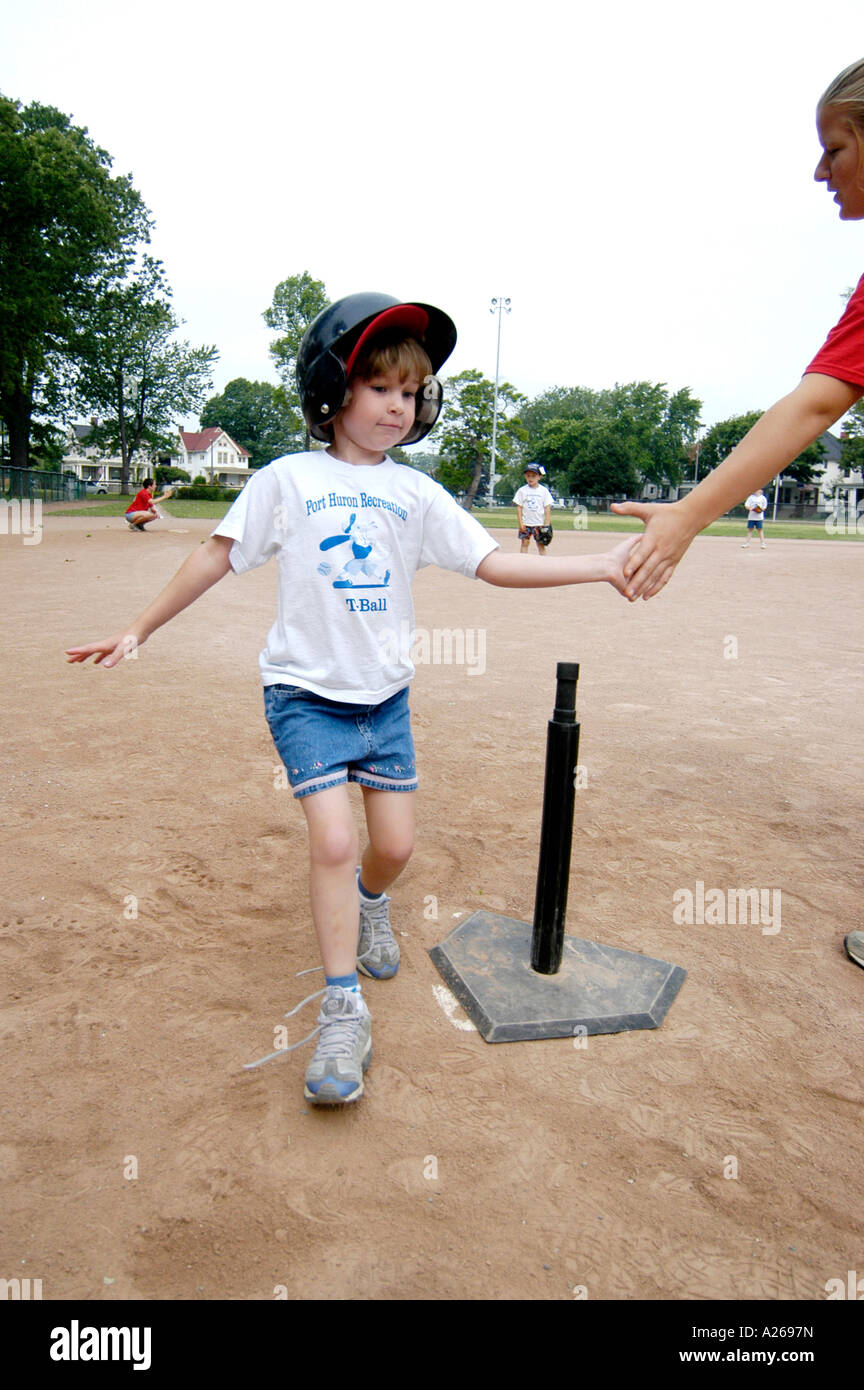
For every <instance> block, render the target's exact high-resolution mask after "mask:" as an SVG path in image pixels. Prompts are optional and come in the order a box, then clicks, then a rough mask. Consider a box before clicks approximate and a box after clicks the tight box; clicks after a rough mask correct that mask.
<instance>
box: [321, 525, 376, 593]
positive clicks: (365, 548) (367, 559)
mask: <svg viewBox="0 0 864 1390" xmlns="http://www.w3.org/2000/svg"><path fill="white" fill-rule="evenodd" d="M379 530H380V527H379V525H378V522H377V521H376V520H375V518H374V517H365V518H364V519H363V520H362V521H358V520H357V513H356V512H352V513H351V515H350V517H349V519H348V525H347V526H346V527H345V529H344V530H343V531H339V532H337V534H336V535H335V536H325V538H324V540H323V541H322V542H321V544H320V545H319V547H318V549H319V550H326V551H330V552H332V551H334V550H335V549H336V548H337V547H339V548H340V549H339V555H338V556H336V555H334V557H333V559H334V563H333V564H331V563H330V561H329V560H322V561H321V563H320V565H319V566H318V573H319V574H322V575H324V577H325V578H328V577H329V576H330V575H331V574H332V573H333V572H334V570H335V572H336V578H335V579H334V580H333V588H334V589H386V588H387V586H388V584H389V582H390V570H389V568H387V567H386V566H387V561H388V559H389V558H390V553H391V547H390V546H389V545H388V544H387V543H386V541H384V540H382V539H381V538H380V537H379V536H377V535H376V532H377V531H379ZM342 546H345V547H347V548H346V550H344V551H343V550H342V549H341V547H342Z"/></svg>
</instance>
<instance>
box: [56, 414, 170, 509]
mask: <svg viewBox="0 0 864 1390" xmlns="http://www.w3.org/2000/svg"><path fill="white" fill-rule="evenodd" d="M98 423H99V421H98V420H97V419H96V418H95V417H94V418H92V419H91V420H90V423H89V425H70V426H69V430H68V433H67V439H66V452H65V454H64V455H63V463H62V469H63V472H64V473H74V474H75V477H76V478H80V479H81V480H82V482H85V483H90V484H92V485H93V486H94V487H104V488H105V489H106V491H108V492H119V491H120V476H121V474H122V472H123V460H122V458H121V457H120V455H119V454H112V453H110V452H108V451H107V450H105V449H100V448H98V447H97V446H96V445H95V444H88V443H87V440H88V439H89V437H90V434H91V433H92V430H93V427H94V426H95V425H98ZM149 467H150V461H149V459H147V458H146V457H142V456H140V455H139V456H138V457H135V456H133V459H132V468H131V471H130V479H129V480H130V482H136V481H137V480H139V479H140V478H145V477H147V476H148V473H147V470H148V468H149Z"/></svg>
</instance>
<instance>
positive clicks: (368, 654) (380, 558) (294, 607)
mask: <svg viewBox="0 0 864 1390" xmlns="http://www.w3.org/2000/svg"><path fill="white" fill-rule="evenodd" d="M213 535H214V536H229V537H230V538H231V539H232V540H233V542H234V544H233V545H232V546H231V550H230V561H231V568H232V569H233V570H234V571H235V573H236V574H242V573H243V571H244V570H251V569H255V568H256V567H257V566H258V565H263V564H264V562H265V561H266V560H269V559H270V558H271V556H274V555H275V556H276V559H277V561H278V565H279V608H278V614H277V617H276V621H275V623H274V624H273V626H272V628H271V629H270V632H269V634H268V637H267V646H266V647H265V648H264V650H263V651H262V652H261V655H260V657H259V666H260V668H261V680H262V683H263V684H264V685H278V684H286V685H299V686H303V687H304V688H305V689H308V690H313V691H315V692H316V693H317V694H319V695H323V696H325V697H326V698H327V699H330V700H345V701H348V702H349V703H354V704H370V705H374V704H380V703H381V701H382V700H387V699H389V697H390V696H391V695H395V694H396V692H397V691H398V690H401V689H402V688H403V687H404V686H406V685H407V684H408V682H409V681H410V680H411V678H412V677H413V675H414V665H413V663H412V661H411V657H410V649H411V643H412V641H413V635H414V605H413V603H412V599H411V581H412V579H413V578H414V574H415V573H416V571H417V570H418V569H422V567H423V566H424V565H440V566H441V568H442V569H449V570H455V571H456V572H457V573H458V574H464V575H466V576H467V577H468V578H472V579H473V578H474V574H475V571H476V569H477V566H478V565H479V564H480V561H481V560H483V559H485V558H486V556H487V555H489V554H491V552H492V551H493V550H497V549H498V542H497V541H495V540H493V539H492V537H491V536H490V535H489V532H488V531H487V530H486V529H485V528H484V527H483V526H481V525H480V523H479V521H477V520H476V519H475V518H474V517H472V516H470V515H469V513H468V512H466V511H465V509H464V507H460V506H459V505H458V503H457V502H455V501H454V499H453V498H452V497H451V496H450V494H449V493H448V492H446V491H445V490H444V488H443V487H441V486H440V484H439V483H435V482H433V481H432V479H431V478H428V477H427V476H426V474H425V473H421V472H419V471H418V470H417V469H415V468H410V467H408V466H407V465H405V464H399V463H394V462H393V460H392V459H390V458H385V459H384V460H383V462H382V463H379V464H372V465H365V464H351V463H345V462H343V461H342V460H341V459H336V458H332V457H331V455H330V454H328V453H326V451H324V450H323V449H322V450H317V451H314V452H312V453H308V454H305V453H304V454H292V455H289V456H288V457H286V458H281V459H276V460H275V462H274V463H270V464H268V465H267V466H266V468H261V469H259V471H258V472H257V473H255V474H253V476H252V477H251V478H250V479H249V481H248V483H247V484H246V486H245V487H244V489H243V491H242V492H241V494H240V496H239V497H238V498H237V500H236V501H235V502H234V503H233V504H232V506H231V509H230V510H229V512H228V513H227V515H226V516H225V518H224V519H223V520H222V521H221V522H220V523H219V525H218V526H217V527H216V529H215V530H214V531H213Z"/></svg>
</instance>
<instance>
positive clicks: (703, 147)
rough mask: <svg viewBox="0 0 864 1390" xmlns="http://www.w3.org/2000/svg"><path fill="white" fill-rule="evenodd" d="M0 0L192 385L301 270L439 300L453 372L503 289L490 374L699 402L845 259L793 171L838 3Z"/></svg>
mask: <svg viewBox="0 0 864 1390" xmlns="http://www.w3.org/2000/svg"><path fill="white" fill-rule="evenodd" d="M14 8H15V11H17V12H15V13H13V11H12V7H11V5H6V6H5V7H4V13H3V15H2V17H0V91H2V92H3V94H4V95H6V96H9V97H13V98H17V99H18V100H20V101H21V102H23V103H24V104H27V103H29V102H31V101H34V100H38V101H41V102H43V103H45V104H47V105H51V106H56V107H58V108H59V109H60V110H61V111H63V112H65V113H67V114H68V115H70V116H71V117H72V119H73V121H74V122H75V123H76V124H79V125H84V126H86V127H88V129H89V131H90V134H91V136H92V138H93V139H94V140H95V141H96V143H97V144H99V145H101V146H102V147H103V148H104V149H106V150H108V151H109V153H110V154H111V155H112V156H113V158H114V170H115V172H116V173H130V174H131V176H132V179H133V181H134V183H135V186H136V187H137V188H138V190H139V191H140V193H141V194H142V196H143V198H144V200H145V202H146V203H147V205H148V207H149V208H150V209H151V211H152V213H153V215H154V217H155V221H156V227H155V232H154V237H153V251H154V253H155V254H156V255H157V256H159V257H160V258H161V259H162V260H163V261H164V263H165V268H166V271H167V274H168V277H169V280H170V282H171V285H172V287H173V290H174V301H175V307H176V309H177V311H178V313H179V314H180V315H181V317H182V318H184V319H185V320H186V325H185V328H184V330H183V332H184V335H185V336H187V337H188V338H189V339H190V341H191V342H192V343H194V344H200V343H208V344H215V345H216V346H217V348H218V349H219V353H220V361H219V364H218V367H217V370H216V376H215V382H216V388H217V389H221V388H222V387H223V386H224V385H225V384H226V382H228V381H230V380H231V379H232V378H233V377H236V376H245V377H249V378H251V379H253V380H272V381H276V380H277V379H278V378H277V377H276V375H275V372H274V371H273V368H272V366H271V362H270V358H269V355H268V351H267V348H268V343H269V341H270V337H271V334H270V332H269V330H268V329H267V328H266V326H265V324H264V322H263V320H262V318H261V314H262V311H263V310H264V309H265V308H266V307H267V305H268V304H269V303H270V300H271V297H272V293H273V289H274V287H275V285H276V284H277V283H278V282H279V281H280V280H282V279H284V278H285V277H286V276H288V275H293V274H297V273H299V272H301V271H303V270H308V271H309V272H310V273H311V274H312V275H313V276H315V277H316V278H317V279H320V280H323V281H324V283H325V285H326V287H327V291H328V294H329V295H330V296H331V298H334V299H335V298H337V297H339V296H341V295H344V294H349V293H352V292H353V291H356V290H367V289H368V290H381V291H383V292H385V293H388V294H392V295H394V296H395V297H397V298H400V299H420V300H425V301H428V302H431V303H433V304H438V305H440V306H441V307H442V308H444V309H446V310H447V312H448V313H449V314H450V315H451V316H452V317H453V318H454V320H455V321H456V324H457V327H458V330H459V343H458V345H457V348H456V351H455V353H454V355H453V357H452V358H451V360H450V362H449V363H448V366H447V368H446V369H445V372H449V373H455V372H458V371H461V370H462V369H463V368H466V367H477V368H479V369H480V370H481V371H483V372H484V373H485V374H486V375H487V376H489V377H493V376H494V373H495V348H496V329H497V321H496V319H495V317H494V316H493V315H492V314H490V312H489V302H490V299H491V298H492V296H496V295H505V296H509V297H510V298H511V300H512V312H511V314H510V315H509V317H506V318H505V319H504V321H503V326H502V337H501V378H502V380H508V381H510V382H512V383H513V384H514V385H515V386H517V387H518V388H519V389H520V390H522V391H524V392H525V393H526V394H529V395H534V394H536V393H537V392H538V391H541V390H543V389H545V388H547V387H549V386H554V385H565V386H571V385H585V386H590V387H593V388H595V389H596V388H601V387H605V386H611V385H612V384H613V383H614V382H616V381H619V382H624V381H632V380H637V379H638V380H643V379H647V380H651V381H662V382H665V383H666V384H667V385H668V387H669V389H670V390H673V391H674V390H678V389H679V388H680V387H682V386H688V387H690V389H691V390H692V392H693V394H694V395H695V396H696V397H698V398H699V399H700V400H702V401H703V403H704V409H703V421H704V422H705V424H706V425H708V424H711V423H713V422H714V421H716V420H718V419H723V418H725V417H727V416H729V415H732V414H738V413H740V412H743V411H746V410H755V409H762V408H765V407H767V406H768V405H770V404H771V403H772V401H774V400H775V399H777V397H778V396H780V395H783V394H785V392H786V391H788V390H790V389H791V388H792V387H793V386H794V385H795V383H796V382H797V380H798V378H799V377H800V374H801V372H802V370H803V368H804V367H805V366H806V365H807V363H808V362H809V360H810V358H811V357H812V356H813V355H814V353H815V352H816V350H817V348H818V347H819V346H820V344H821V342H822V341H823V339H824V337H825V334H826V333H827V331H828V329H829V328H830V327H831V325H832V324H833V323H834V322H835V320H836V319H837V318H838V317H839V314H840V313H841V311H842V307H843V304H842V299H841V295H842V293H843V291H844V290H846V289H848V288H849V287H851V286H852V285H854V284H855V283H856V282H857V280H858V278H859V277H860V275H861V273H862V272H864V228H862V224H860V223H841V222H840V221H839V219H838V217H837V209H836V206H835V204H834V203H833V201H832V199H831V196H830V195H829V194H827V193H826V192H825V190H824V187H820V186H817V185H816V184H815V183H814V182H813V169H814V167H815V165H816V162H817V158H818V154H819V148H818V144H817V141H816V135H815V127H814V109H815V105H816V101H817V98H818V97H819V95H820V93H821V92H822V91H823V89H824V88H825V86H827V84H828V82H829V81H830V80H831V78H833V77H834V75H835V74H836V73H837V72H838V71H839V70H840V69H841V68H843V67H845V66H847V65H848V64H849V63H851V62H853V61H855V60H856V59H858V58H860V57H861V56H862V54H864V5H862V0H832V2H831V4H830V5H829V6H826V8H825V9H824V10H822V8H821V7H819V6H818V5H814V4H813V3H812V0H811V3H807V4H804V3H802V2H801V0H722V3H714V0H712V3H710V4H709V3H703V0H688V2H687V3H681V0H656V3H654V4H646V3H644V0H621V3H615V2H614V0H606V3H605V4H602V5H601V4H599V3H598V0H591V3H585V0H570V3H564V4H562V2H561V0H531V2H530V3H529V0H524V3H520V4H511V3H508V0H497V3H490V2H489V0H460V3H455V0H439V3H433V4H429V3H426V4H423V3H419V2H418V0H414V3H410V0H408V2H406V3H402V4H393V3H390V2H389V0H381V2H380V3H375V4H371V5H363V4H361V3H358V0H355V3H345V0H326V2H325V0H317V3H311V0H310V2H309V3H304V4H299V3H297V2H296V0H280V3H271V0H245V3H237V0H231V3H230V4H229V3H225V0H208V3H206V4H205V3H199V0H150V3H149V4H147V5H128V4H118V3H117V0H78V2H77V3H70V0H26V3H21V4H19V5H17V6H15V7H14ZM186 423H187V424H190V425H191V424H193V423H194V422H193V421H192V420H188V421H187V422H186ZM432 439H434V435H433V437H432ZM431 442H432V441H431V440H430V443H431Z"/></svg>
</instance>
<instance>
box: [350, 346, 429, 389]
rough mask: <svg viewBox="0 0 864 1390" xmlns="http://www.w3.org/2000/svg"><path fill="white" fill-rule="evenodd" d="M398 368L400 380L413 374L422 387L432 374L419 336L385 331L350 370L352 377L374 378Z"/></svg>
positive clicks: (404, 379)
mask: <svg viewBox="0 0 864 1390" xmlns="http://www.w3.org/2000/svg"><path fill="white" fill-rule="evenodd" d="M392 371H397V372H398V373H399V380H400V381H407V380H408V378H409V377H413V378H414V380H415V381H416V382H417V384H418V385H420V386H422V385H423V382H424V381H425V379H426V377H427V376H431V374H432V363H431V362H430V360H429V357H428V355H427V353H426V351H425V349H424V348H423V347H421V345H420V344H419V343H418V341H417V339H416V338H394V337H389V336H387V335H386V334H382V335H379V336H378V337H377V338H373V339H372V341H371V342H370V343H368V344H367V345H366V347H364V349H363V351H362V352H361V353H360V356H359V357H358V358H357V361H356V362H355V363H354V366H353V367H352V369H351V376H352V377H355V376H356V377H359V378H360V380H361V381H371V380H372V377H373V376H382V375H386V374H387V373H388V372H392Z"/></svg>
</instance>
